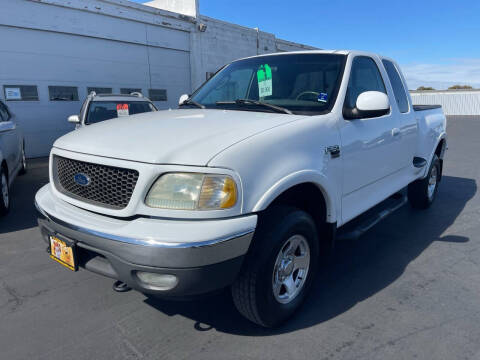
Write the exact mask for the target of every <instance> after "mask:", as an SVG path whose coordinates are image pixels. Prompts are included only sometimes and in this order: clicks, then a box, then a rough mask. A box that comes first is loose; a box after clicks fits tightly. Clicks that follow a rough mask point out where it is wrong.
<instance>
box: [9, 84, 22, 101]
mask: <svg viewBox="0 0 480 360" xmlns="http://www.w3.org/2000/svg"><path fill="white" fill-rule="evenodd" d="M5 99H6V100H22V93H21V92H20V88H7V87H6V88H5Z"/></svg>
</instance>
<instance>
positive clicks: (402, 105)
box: [382, 60, 408, 113]
mask: <svg viewBox="0 0 480 360" xmlns="http://www.w3.org/2000/svg"><path fill="white" fill-rule="evenodd" d="M382 62H383V66H385V70H387V74H388V78H389V79H390V83H391V84H392V88H393V93H394V94H395V100H396V101H397V104H398V109H399V110H400V112H402V113H406V112H408V99H407V92H406V91H405V88H404V86H403V83H402V79H401V78H400V75H399V74H398V71H397V68H396V67H395V65H394V64H393V63H392V62H391V61H388V60H382Z"/></svg>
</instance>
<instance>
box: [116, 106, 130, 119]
mask: <svg viewBox="0 0 480 360" xmlns="http://www.w3.org/2000/svg"><path fill="white" fill-rule="evenodd" d="M128 115H130V114H129V111H128V104H117V116H118V117H120V116H128Z"/></svg>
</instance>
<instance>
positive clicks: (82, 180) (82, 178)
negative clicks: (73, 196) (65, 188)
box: [73, 173, 90, 186]
mask: <svg viewBox="0 0 480 360" xmlns="http://www.w3.org/2000/svg"><path fill="white" fill-rule="evenodd" d="M73 180H74V181H75V183H76V184H78V185H80V186H88V185H89V184H90V178H89V177H88V175H85V174H82V173H79V174H75V176H74V177H73Z"/></svg>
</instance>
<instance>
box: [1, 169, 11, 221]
mask: <svg viewBox="0 0 480 360" xmlns="http://www.w3.org/2000/svg"><path fill="white" fill-rule="evenodd" d="M9 210H10V187H9V186H8V174H7V171H6V170H5V168H4V167H2V168H1V170H0V216H4V215H6V214H7V213H8V211H9Z"/></svg>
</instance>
